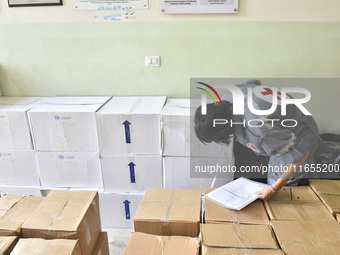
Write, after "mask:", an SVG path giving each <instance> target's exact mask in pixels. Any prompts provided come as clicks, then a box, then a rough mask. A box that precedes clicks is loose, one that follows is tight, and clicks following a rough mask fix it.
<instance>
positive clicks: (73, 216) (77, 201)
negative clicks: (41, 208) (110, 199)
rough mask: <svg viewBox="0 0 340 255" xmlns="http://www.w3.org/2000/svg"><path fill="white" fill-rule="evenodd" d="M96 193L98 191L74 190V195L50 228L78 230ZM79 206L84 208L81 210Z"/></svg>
mask: <svg viewBox="0 0 340 255" xmlns="http://www.w3.org/2000/svg"><path fill="white" fill-rule="evenodd" d="M96 194H97V192H95V191H80V192H72V196H71V197H70V199H69V200H68V202H67V204H66V205H65V207H64V208H63V210H62V212H61V213H60V214H59V216H58V218H57V219H56V220H55V221H54V222H53V224H52V225H51V226H50V229H54V230H66V231H73V230H76V229H77V227H78V225H79V224H80V222H81V221H82V219H83V218H84V215H85V213H86V211H87V209H88V208H89V207H90V205H91V203H92V201H93V200H94V198H95V196H96ZM79 208H82V210H81V211H80V210H79Z"/></svg>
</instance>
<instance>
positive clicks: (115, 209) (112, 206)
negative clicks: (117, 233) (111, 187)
mask: <svg viewBox="0 0 340 255" xmlns="http://www.w3.org/2000/svg"><path fill="white" fill-rule="evenodd" d="M143 196H144V193H106V192H103V191H99V210H100V220H101V225H102V227H103V228H126V229H133V217H134V216H135V213H136V211H137V209H138V206H139V204H140V202H141V201H142V199H143Z"/></svg>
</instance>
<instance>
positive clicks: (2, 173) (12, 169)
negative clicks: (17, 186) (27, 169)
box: [0, 153, 18, 183]
mask: <svg viewBox="0 0 340 255" xmlns="http://www.w3.org/2000/svg"><path fill="white" fill-rule="evenodd" d="M17 176H18V166H17V162H16V160H15V158H13V157H12V154H11V153H0V181H1V183H5V181H6V183H7V181H11V180H12V179H13V178H15V177H17Z"/></svg>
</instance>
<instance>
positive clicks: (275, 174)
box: [195, 80, 319, 201]
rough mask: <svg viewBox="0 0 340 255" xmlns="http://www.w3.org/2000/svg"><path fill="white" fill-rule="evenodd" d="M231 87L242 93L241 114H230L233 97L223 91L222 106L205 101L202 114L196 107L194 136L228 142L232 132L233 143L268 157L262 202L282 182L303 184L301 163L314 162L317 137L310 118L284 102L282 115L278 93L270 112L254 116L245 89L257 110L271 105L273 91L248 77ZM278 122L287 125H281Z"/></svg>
mask: <svg viewBox="0 0 340 255" xmlns="http://www.w3.org/2000/svg"><path fill="white" fill-rule="evenodd" d="M235 86H236V87H238V88H239V89H240V90H241V91H242V93H243V94H244V114H243V115H233V96H232V94H231V92H230V91H229V90H227V91H226V92H225V93H224V94H223V95H222V97H221V99H222V105H221V104H217V105H215V104H214V103H212V104H207V105H206V107H207V108H206V114H204V115H202V114H201V110H202V109H201V107H202V106H200V107H199V108H197V110H196V112H195V132H196V136H197V137H198V139H199V140H200V141H201V142H203V143H211V142H215V143H219V144H229V142H230V137H231V136H232V135H233V136H234V137H235V139H236V141H237V142H239V143H241V144H243V145H244V146H247V147H248V148H250V149H251V150H253V151H254V152H255V153H256V154H257V155H263V156H269V157H270V158H269V166H268V174H267V183H268V184H269V185H268V186H267V187H265V188H263V189H262V190H260V191H259V192H258V194H259V195H261V196H260V198H261V199H263V200H265V201H268V200H270V199H271V198H272V197H273V195H274V194H275V193H276V192H278V191H279V190H280V189H281V188H282V187H283V186H284V185H292V186H294V185H303V184H305V182H306V179H305V178H306V172H305V171H304V166H305V165H306V164H312V163H313V162H314V155H315V151H316V148H317V145H318V137H319V133H318V126H317V124H316V122H315V120H314V119H313V117H312V116H311V115H305V114H304V113H303V112H302V111H301V110H300V109H299V108H298V107H296V106H295V105H294V104H288V105H287V110H286V115H284V116H282V115H281V106H280V101H281V98H280V93H278V95H277V96H278V105H277V108H276V110H275V111H274V112H273V113H271V114H269V115H261V116H259V115H256V114H254V113H252V112H251V111H250V110H249V108H248V103H247V91H248V88H249V87H251V88H252V101H253V107H254V108H256V109H258V110H268V109H270V108H271V106H272V102H273V93H270V89H269V88H268V87H264V86H261V82H260V81H258V80H249V81H247V82H245V83H242V84H238V85H235ZM287 96H289V95H287ZM289 97H291V96H289ZM291 98H292V97H291ZM214 120H227V121H228V123H227V124H223V125H222V124H216V123H215V127H214V125H213V124H214ZM289 120H295V121H294V122H293V124H294V123H295V125H293V124H292V123H289ZM282 121H284V122H286V123H289V125H288V124H287V125H284V122H282ZM231 123H232V125H231ZM249 124H250V125H249Z"/></svg>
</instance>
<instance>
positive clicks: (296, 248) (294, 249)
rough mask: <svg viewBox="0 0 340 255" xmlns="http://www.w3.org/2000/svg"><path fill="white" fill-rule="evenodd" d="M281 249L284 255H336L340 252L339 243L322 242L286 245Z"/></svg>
mask: <svg viewBox="0 0 340 255" xmlns="http://www.w3.org/2000/svg"><path fill="white" fill-rule="evenodd" d="M283 249H284V250H285V252H286V254H288V255H289V254H299V255H300V254H301V255H311V254H312V255H338V254H339V251H340V243H339V242H328V241H322V242H317V244H314V243H294V242H292V243H286V244H284V247H283Z"/></svg>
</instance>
